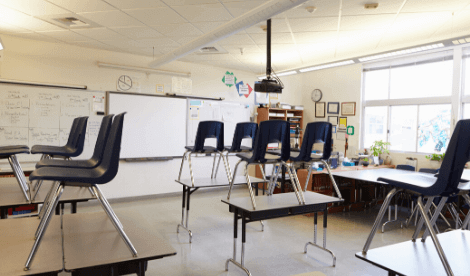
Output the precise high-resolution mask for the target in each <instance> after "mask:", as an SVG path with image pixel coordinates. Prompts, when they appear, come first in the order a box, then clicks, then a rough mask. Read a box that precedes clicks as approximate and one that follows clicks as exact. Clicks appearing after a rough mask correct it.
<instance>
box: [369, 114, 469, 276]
mask: <svg viewBox="0 0 470 276" xmlns="http://www.w3.org/2000/svg"><path fill="white" fill-rule="evenodd" d="M469 158H470V120H460V121H459V122H458V123H457V125H456V126H455V129H454V133H453V134H452V137H451V139H450V142H449V146H448V147H447V151H446V154H445V157H444V160H443V161H442V165H441V169H440V172H439V175H438V176H437V177H434V176H433V175H429V176H426V175H423V174H414V173H409V174H397V175H396V176H395V177H393V178H384V177H379V178H378V179H377V180H378V181H383V182H386V183H388V184H389V185H390V186H392V187H394V188H393V189H392V190H391V191H390V192H389V193H388V195H387V197H386V198H385V200H384V203H383V204H382V208H381V209H380V212H379V214H378V215H377V218H376V220H375V223H374V226H373V227H372V231H371V233H370V234H369V237H368V239H367V241H366V244H365V245H364V248H363V254H367V250H368V249H369V246H370V243H371V242H372V239H373V237H374V235H375V232H376V231H377V227H378V225H379V224H380V222H381V220H382V218H383V216H384V214H385V211H386V210H387V207H388V206H389V204H390V201H391V199H392V197H393V196H394V195H395V194H396V193H397V192H400V191H402V190H405V189H406V190H409V191H412V192H414V193H417V194H418V195H419V197H418V210H419V212H420V214H421V219H420V221H419V223H418V226H417V227H416V231H415V233H414V234H413V239H412V241H416V238H417V237H418V235H419V233H420V231H421V229H422V227H423V224H425V225H426V230H425V232H424V235H423V238H422V240H423V241H424V240H425V239H426V237H427V235H428V234H430V235H431V238H432V241H433V243H434V246H435V247H436V249H437V252H438V255H439V257H440V259H441V261H442V263H443V265H444V268H445V270H446V272H447V274H448V275H453V273H452V269H451V268H450V266H449V263H448V261H447V258H446V256H445V253H444V251H443V250H442V247H441V245H440V243H439V239H438V238H437V235H436V233H435V231H434V229H433V224H435V222H436V220H437V218H438V216H439V214H440V212H441V210H442V208H443V207H444V205H445V203H446V201H447V199H448V197H450V196H455V195H457V194H458V193H459V192H460V190H459V188H458V186H459V184H460V181H461V176H462V172H463V169H464V167H465V163H466V162H468V161H469ZM437 196H441V197H442V198H441V200H440V202H439V205H438V206H437V209H436V210H435V212H434V214H433V216H432V217H431V219H429V217H428V215H427V214H428V212H429V209H430V206H431V203H432V202H433V199H434V198H435V197H437ZM423 197H426V198H427V202H426V205H424V204H423V199H422V198H423Z"/></svg>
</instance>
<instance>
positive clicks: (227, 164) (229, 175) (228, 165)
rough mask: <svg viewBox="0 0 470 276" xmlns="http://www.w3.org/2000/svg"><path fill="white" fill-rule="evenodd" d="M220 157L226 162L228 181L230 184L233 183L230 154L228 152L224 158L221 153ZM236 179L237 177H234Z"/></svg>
mask: <svg viewBox="0 0 470 276" xmlns="http://www.w3.org/2000/svg"><path fill="white" fill-rule="evenodd" d="M219 154H220V157H222V160H223V161H224V167H225V173H226V174H227V179H228V181H229V182H231V181H232V171H231V170H230V164H229V163H228V152H227V156H224V155H223V152H220V153H219ZM220 157H219V160H220ZM216 174H217V171H216ZM233 177H235V176H233Z"/></svg>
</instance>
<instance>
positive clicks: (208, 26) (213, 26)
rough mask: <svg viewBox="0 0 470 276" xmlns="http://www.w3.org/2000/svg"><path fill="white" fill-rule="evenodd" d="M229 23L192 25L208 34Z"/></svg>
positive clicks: (199, 23) (198, 23)
mask: <svg viewBox="0 0 470 276" xmlns="http://www.w3.org/2000/svg"><path fill="white" fill-rule="evenodd" d="M225 23H227V21H222V22H194V23H192V24H193V25H194V26H195V27H196V28H198V29H199V30H201V31H202V32H203V33H205V34H207V33H209V32H211V31H213V30H215V29H217V28H218V27H220V26H222V25H224V24H225Z"/></svg>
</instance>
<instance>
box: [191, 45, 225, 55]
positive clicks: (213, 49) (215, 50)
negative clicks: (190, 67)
mask: <svg viewBox="0 0 470 276" xmlns="http://www.w3.org/2000/svg"><path fill="white" fill-rule="evenodd" d="M195 53H196V54H197V55H213V54H227V53H228V52H227V51H225V49H223V48H221V47H220V46H218V45H211V46H207V47H203V48H201V49H199V50H198V51H196V52H195Z"/></svg>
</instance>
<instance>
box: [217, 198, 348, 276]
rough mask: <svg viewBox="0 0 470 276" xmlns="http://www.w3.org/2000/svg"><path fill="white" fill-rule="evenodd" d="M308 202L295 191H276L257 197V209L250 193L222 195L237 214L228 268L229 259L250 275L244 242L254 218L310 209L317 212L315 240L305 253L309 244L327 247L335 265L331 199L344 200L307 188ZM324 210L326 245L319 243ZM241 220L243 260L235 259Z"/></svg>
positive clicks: (325, 249) (324, 242) (284, 215)
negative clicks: (329, 228) (329, 234)
mask: <svg viewBox="0 0 470 276" xmlns="http://www.w3.org/2000/svg"><path fill="white" fill-rule="evenodd" d="M304 197H305V204H304V205H300V204H299V202H298V201H297V198H296V197H295V195H294V193H283V194H274V195H271V196H261V197H258V198H257V199H256V210H253V205H252V203H251V199H250V198H249V197H243V198H231V199H230V200H227V199H223V200H222V202H223V203H226V204H228V205H229V212H231V213H233V214H234V220H233V238H234V241H233V258H231V259H228V260H227V262H226V263H225V270H228V265H229V263H233V264H235V265H236V266H238V267H239V268H241V269H243V271H245V273H246V274H247V275H250V276H251V273H250V271H249V270H248V269H247V268H246V267H245V242H246V224H247V223H249V222H253V221H261V220H267V219H274V218H281V217H287V216H295V215H301V214H307V213H312V212H314V213H315V218H314V238H313V242H308V243H307V244H305V247H304V253H307V246H308V245H312V246H314V247H316V248H319V249H321V250H324V251H326V252H328V253H330V254H331V256H332V257H333V266H335V265H336V257H335V255H334V253H333V252H332V251H330V250H328V249H327V248H326V229H327V214H328V203H335V202H340V201H343V200H342V199H339V198H336V197H331V196H326V195H322V194H318V193H313V192H308V191H307V192H305V193H304ZM318 212H323V216H324V217H323V246H320V245H318V244H317V213H318ZM239 219H241V220H242V249H241V262H237V261H236V255H237V250H236V248H237V236H238V220H239Z"/></svg>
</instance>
